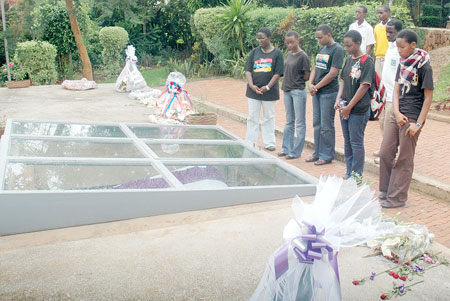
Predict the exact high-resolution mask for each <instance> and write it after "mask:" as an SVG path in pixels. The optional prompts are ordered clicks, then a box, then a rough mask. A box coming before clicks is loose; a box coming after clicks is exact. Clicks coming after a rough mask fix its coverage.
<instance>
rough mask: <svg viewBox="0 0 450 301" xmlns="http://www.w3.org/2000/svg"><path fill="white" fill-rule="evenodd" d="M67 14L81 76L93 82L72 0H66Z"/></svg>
mask: <svg viewBox="0 0 450 301" xmlns="http://www.w3.org/2000/svg"><path fill="white" fill-rule="evenodd" d="M66 7H67V12H68V13H69V19H70V27H71V28H72V32H73V36H74V37H75V42H76V43H77V48H78V53H79V54H80V58H81V64H82V65H83V76H84V77H85V78H87V79H88V80H93V79H94V78H93V76H92V65H91V61H90V60H89V56H88V53H87V50H86V46H84V43H83V37H82V35H81V31H80V27H79V26H78V21H77V16H76V14H75V9H74V7H73V1H72V0H66Z"/></svg>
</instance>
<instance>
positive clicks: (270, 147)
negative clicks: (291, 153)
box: [266, 145, 276, 152]
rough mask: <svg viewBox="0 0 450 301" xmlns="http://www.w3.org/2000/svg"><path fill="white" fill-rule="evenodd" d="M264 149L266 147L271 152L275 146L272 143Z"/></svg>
mask: <svg viewBox="0 0 450 301" xmlns="http://www.w3.org/2000/svg"><path fill="white" fill-rule="evenodd" d="M266 149H267V150H268V151H271V152H273V151H274V150H276V148H275V146H273V145H271V146H268V147H266Z"/></svg>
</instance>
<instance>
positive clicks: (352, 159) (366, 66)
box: [334, 30, 375, 178]
mask: <svg viewBox="0 0 450 301" xmlns="http://www.w3.org/2000/svg"><path fill="white" fill-rule="evenodd" d="M361 40H362V37H361V34H360V33H359V32H358V31H356V30H350V31H348V32H347V33H346V34H345V35H344V47H345V50H346V51H347V52H348V54H350V56H349V57H348V58H347V59H346V61H345V64H344V68H342V72H341V76H340V77H341V83H340V85H339V92H338V95H337V97H336V103H335V105H334V108H335V109H336V110H339V112H340V116H341V126H342V133H343V135H344V142H345V146H344V152H345V163H346V165H347V171H346V173H345V177H344V178H350V177H351V176H354V175H359V176H362V173H363V170H364V158H365V153H364V130H365V129H366V125H367V121H368V120H369V116H370V96H371V91H372V84H373V81H374V79H375V66H374V63H373V60H372V58H371V57H370V56H368V55H367V54H364V53H363V52H362V51H361V49H360V46H361Z"/></svg>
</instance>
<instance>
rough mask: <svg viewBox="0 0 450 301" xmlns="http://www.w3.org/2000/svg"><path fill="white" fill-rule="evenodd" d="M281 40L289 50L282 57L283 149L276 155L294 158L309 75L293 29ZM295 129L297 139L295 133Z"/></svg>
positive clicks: (298, 148) (300, 144) (301, 130)
mask: <svg viewBox="0 0 450 301" xmlns="http://www.w3.org/2000/svg"><path fill="white" fill-rule="evenodd" d="M284 42H285V44H286V46H287V48H288V50H289V52H288V53H287V55H286V59H285V61H284V72H283V73H284V80H283V91H284V106H285V109H286V125H285V127H284V134H283V150H282V151H281V152H279V153H278V156H280V157H282V156H286V159H288V160H289V159H295V158H298V157H300V156H301V154H302V151H303V147H304V145H305V135H306V120H305V113H306V91H305V83H306V81H307V80H308V79H309V75H310V70H311V67H310V62H309V58H308V55H307V54H306V53H305V52H304V51H303V50H302V49H301V48H300V46H299V43H300V39H299V35H298V33H297V32H296V31H290V32H288V33H287V34H286V36H285V39H284ZM295 132H296V133H297V139H294V134H295Z"/></svg>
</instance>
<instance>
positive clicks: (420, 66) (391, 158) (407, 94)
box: [379, 29, 433, 208]
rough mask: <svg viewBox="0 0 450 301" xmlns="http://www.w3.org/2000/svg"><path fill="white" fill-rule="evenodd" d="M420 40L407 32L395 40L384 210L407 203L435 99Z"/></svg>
mask: <svg viewBox="0 0 450 301" xmlns="http://www.w3.org/2000/svg"><path fill="white" fill-rule="evenodd" d="M417 40H418V37H417V34H416V33H415V32H414V31H412V30H408V29H406V30H403V31H401V32H400V33H399V34H398V36H397V40H396V41H397V47H398V52H399V54H400V57H401V59H400V64H399V66H398V69H397V73H396V77H395V86H394V97H393V101H392V105H393V107H394V114H393V116H392V117H391V120H390V122H389V123H388V125H387V127H386V128H385V132H384V137H383V142H382V143H381V149H380V187H379V188H380V195H379V199H380V200H382V202H381V203H380V205H381V207H384V208H396V207H401V206H404V205H405V203H406V201H407V200H408V189H409V184H410V183H411V178H412V174H413V171H414V153H415V149H416V145H417V139H418V138H419V135H420V132H421V129H422V127H423V126H424V124H425V120H426V118H427V115H428V111H429V109H430V106H431V100H432V98H433V70H432V69H431V65H430V57H429V55H428V53H427V52H426V51H424V50H422V49H418V48H416V46H417ZM397 152H398V159H397V161H395V155H396V154H397Z"/></svg>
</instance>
